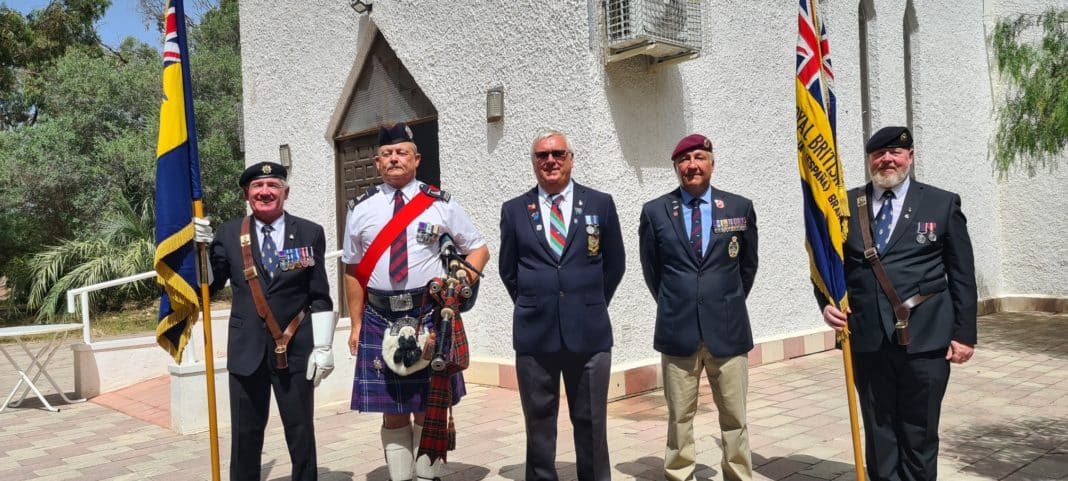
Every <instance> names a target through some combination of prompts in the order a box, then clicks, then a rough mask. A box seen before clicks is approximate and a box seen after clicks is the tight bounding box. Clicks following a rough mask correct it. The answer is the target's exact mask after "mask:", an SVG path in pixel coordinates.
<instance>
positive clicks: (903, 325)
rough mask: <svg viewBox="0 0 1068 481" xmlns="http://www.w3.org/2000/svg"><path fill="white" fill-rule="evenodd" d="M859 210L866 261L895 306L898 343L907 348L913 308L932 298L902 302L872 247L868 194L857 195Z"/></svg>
mask: <svg viewBox="0 0 1068 481" xmlns="http://www.w3.org/2000/svg"><path fill="white" fill-rule="evenodd" d="M857 210H858V211H860V212H859V214H860V233H861V235H862V236H863V237H864V259H865V260H867V261H868V263H870V264H871V267H872V270H873V271H875V278H876V279H878V280H879V286H880V287H882V288H883V292H884V293H886V297H887V299H889V300H890V304H891V305H892V306H894V318H896V319H897V322H896V323H894V330H896V331H897V343H898V344H899V345H902V346H907V345H909V343H910V342H912V336H911V335H909V317H910V316H911V315H912V308H914V307H916V306H918V305H920V303H922V302H923V301H926V300H927V298H928V297H931V296H930V295H929V294H916V295H915V296H912V297H910V298H908V299H905V302H901V297H900V296H898V295H897V291H896V290H895V289H894V284H893V283H892V282H890V277H889V276H888V275H887V274H886V268H884V267H883V263H882V261H880V260H879V252H878V251H877V250H876V249H875V247H874V246H873V245H872V241H871V220H870V219H869V218H868V196H867V194H864V193H860V194H858V195H857Z"/></svg>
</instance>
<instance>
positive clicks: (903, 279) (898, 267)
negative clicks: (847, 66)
mask: <svg viewBox="0 0 1068 481" xmlns="http://www.w3.org/2000/svg"><path fill="white" fill-rule="evenodd" d="M912 145H913V139H912V133H911V132H909V129H907V128H905V127H884V128H882V129H880V130H879V131H878V132H876V133H875V134H874V135H872V136H871V139H869V140H868V143H867V144H866V145H865V151H866V152H867V158H868V170H869V173H870V174H871V182H870V183H868V184H867V185H865V186H863V187H858V188H856V189H853V190H851V191H849V202H850V206H851V207H852V210H853V216H852V217H851V218H850V219H849V235H848V238H847V239H846V242H845V245H844V246H843V254H844V257H845V258H844V262H845V274H846V289H847V293H848V295H849V300H850V305H851V308H847V309H846V310H845V312H842V311H841V310H839V309H837V308H835V307H834V305H832V304H831V303H830V302H829V301H828V300H827V299H826V298H824V297H823V296H822V294H821V293H820V291H819V289H816V297H817V299H818V300H819V304H820V307H821V308H822V309H823V319H824V321H825V322H826V323H827V325H829V326H831V327H832V328H834V329H835V330H841V329H843V328H845V327H846V326H847V325H848V327H849V331H850V332H851V333H852V336H851V339H852V349H853V362H854V364H855V367H856V371H855V372H856V382H857V392H858V393H859V394H860V408H861V413H862V415H863V418H864V435H865V440H866V445H867V446H866V449H865V451H866V456H867V465H868V476H869V477H870V478H871V479H872V480H903V479H905V480H934V479H936V477H937V466H938V419H939V415H940V413H941V405H942V397H943V396H944V395H945V392H946V385H947V384H948V382H949V371H950V363H956V364H960V363H964V362H967V361H968V359H970V358H971V357H972V353H973V347H974V346H975V343H976V325H975V321H976V301H977V297H978V294H977V291H976V285H975V265H974V260H973V256H972V244H971V240H970V239H969V237H968V226H967V222H966V220H965V218H964V214H963V213H962V212H961V208H960V203H961V202H960V196H959V195H957V194H954V193H952V192H947V191H944V190H942V189H938V188H936V187H933V186H930V185H927V184H923V183H920V182H918V181H916V180H913V179H910V178H909V168H910V167H911V166H912V161H913V156H914V151H913V147H912ZM865 231H866V232H865ZM880 265H881V268H880Z"/></svg>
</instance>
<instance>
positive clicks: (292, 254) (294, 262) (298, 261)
mask: <svg viewBox="0 0 1068 481" xmlns="http://www.w3.org/2000/svg"><path fill="white" fill-rule="evenodd" d="M291 239H292V237H291ZM313 266H315V249H314V248H313V247H311V246H307V247H293V248H290V249H282V250H280V251H278V268H279V269H281V270H283V271H293V270H297V269H303V268H305V267H313Z"/></svg>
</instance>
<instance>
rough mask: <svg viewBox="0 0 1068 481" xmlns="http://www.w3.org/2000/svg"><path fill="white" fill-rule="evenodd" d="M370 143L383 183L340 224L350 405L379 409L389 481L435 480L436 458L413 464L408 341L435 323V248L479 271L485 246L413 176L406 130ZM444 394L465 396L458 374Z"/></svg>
mask: <svg viewBox="0 0 1068 481" xmlns="http://www.w3.org/2000/svg"><path fill="white" fill-rule="evenodd" d="M378 144H379V146H378V153H377V155H376V156H375V166H376V167H377V168H378V172H379V174H380V175H381V176H382V180H383V183H382V184H381V185H378V186H376V187H374V188H372V189H370V190H368V191H367V192H366V193H364V194H363V195H361V196H360V197H358V198H356V199H355V200H353V201H352V202H350V204H349V212H348V218H347V219H346V223H345V237H344V253H343V255H342V261H343V262H344V263H345V264H346V265H347V267H346V269H345V293H346V298H347V301H348V307H349V314H350V316H351V318H352V332H351V334H350V336H349V350H350V352H352V354H353V355H355V356H356V373H355V378H354V380H353V385H352V405H351V407H352V409H353V410H356V411H360V412H380V413H382V430H381V434H382V447H383V449H384V450H385V457H386V464H387V466H388V468H389V476H390V479H392V480H393V481H401V480H410V479H412V477H413V465H414V475H415V476H416V477H417V478H418V479H421V480H435V479H437V478H438V476H439V474H438V468H439V467H440V464H441V463H440V461H439V462H436V463H431V461H430V459H429V458H428V457H426V456H421V457H418V458H416V453H417V452H418V446H419V439H420V437H421V436H422V431H423V420H424V413H425V411H426V407H427V401H428V397H429V395H430V389H429V388H430V376H431V373H430V369H429V368H427V367H426V365H427V363H426V362H425V361H424V360H422V359H421V358H422V356H421V352H420V351H419V350H418V349H413V348H414V346H411V345H409V343H410V342H412V341H413V340H418V343H419V345H420V347H423V342H425V340H426V339H427V338H428V337H429V336H428V334H429V333H430V332H432V331H433V329H434V327H435V326H434V322H433V317H434V316H433V313H434V302H433V301H432V299H431V296H430V294H429V293H428V292H427V283H428V282H429V281H430V280H432V279H434V278H436V277H442V276H443V275H444V274H445V268H444V266H443V264H442V262H441V259H440V253H441V250H442V248H443V244H447V243H452V244H454V246H455V249H456V251H457V252H458V253H459V254H461V255H466V256H467V261H468V263H470V264H471V265H472V266H473V267H474V268H475V269H478V270H480V271H481V270H482V268H483V267H484V266H485V265H486V262H487V261H488V260H489V248H488V247H487V246H486V241H485V240H484V239H483V237H482V234H481V233H479V232H478V230H477V229H476V228H475V226H474V224H472V222H471V220H470V218H468V216H467V213H466V212H464V209H463V208H462V207H461V206H460V205H459V203H457V202H456V201H455V200H452V199H450V196H449V195H448V194H447V193H446V192H443V191H440V190H438V189H437V188H436V187H433V186H429V185H427V184H425V183H421V182H419V181H417V180H416V178H415V175H416V169H417V168H418V166H419V161H420V155H419V151H418V148H417V147H416V144H415V143H414V141H413V139H412V132H411V129H409V128H408V127H407V126H406V125H405V124H403V123H398V124H396V125H393V126H392V127H382V128H380V129H379V135H378ZM376 239H377V240H376ZM470 278H471V279H477V276H475V275H471V276H470ZM468 307H469V306H468ZM451 393H452V396H451V397H452V399H451V403H450V405H454V404H456V403H457V402H459V400H460V398H461V397H462V396H463V395H464V394H465V393H466V390H465V388H464V382H463V376H462V374H460V373H457V374H456V375H455V376H452V377H451Z"/></svg>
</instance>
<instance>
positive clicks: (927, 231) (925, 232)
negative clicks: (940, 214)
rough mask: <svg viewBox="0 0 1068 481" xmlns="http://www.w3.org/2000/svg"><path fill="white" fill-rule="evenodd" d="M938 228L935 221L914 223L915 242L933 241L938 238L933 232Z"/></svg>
mask: <svg viewBox="0 0 1068 481" xmlns="http://www.w3.org/2000/svg"><path fill="white" fill-rule="evenodd" d="M937 228H938V223H936V222H917V223H916V243H917V244H925V243H927V241H931V242H935V241H937V240H938V235H936V234H935V230H936V229H937Z"/></svg>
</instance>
